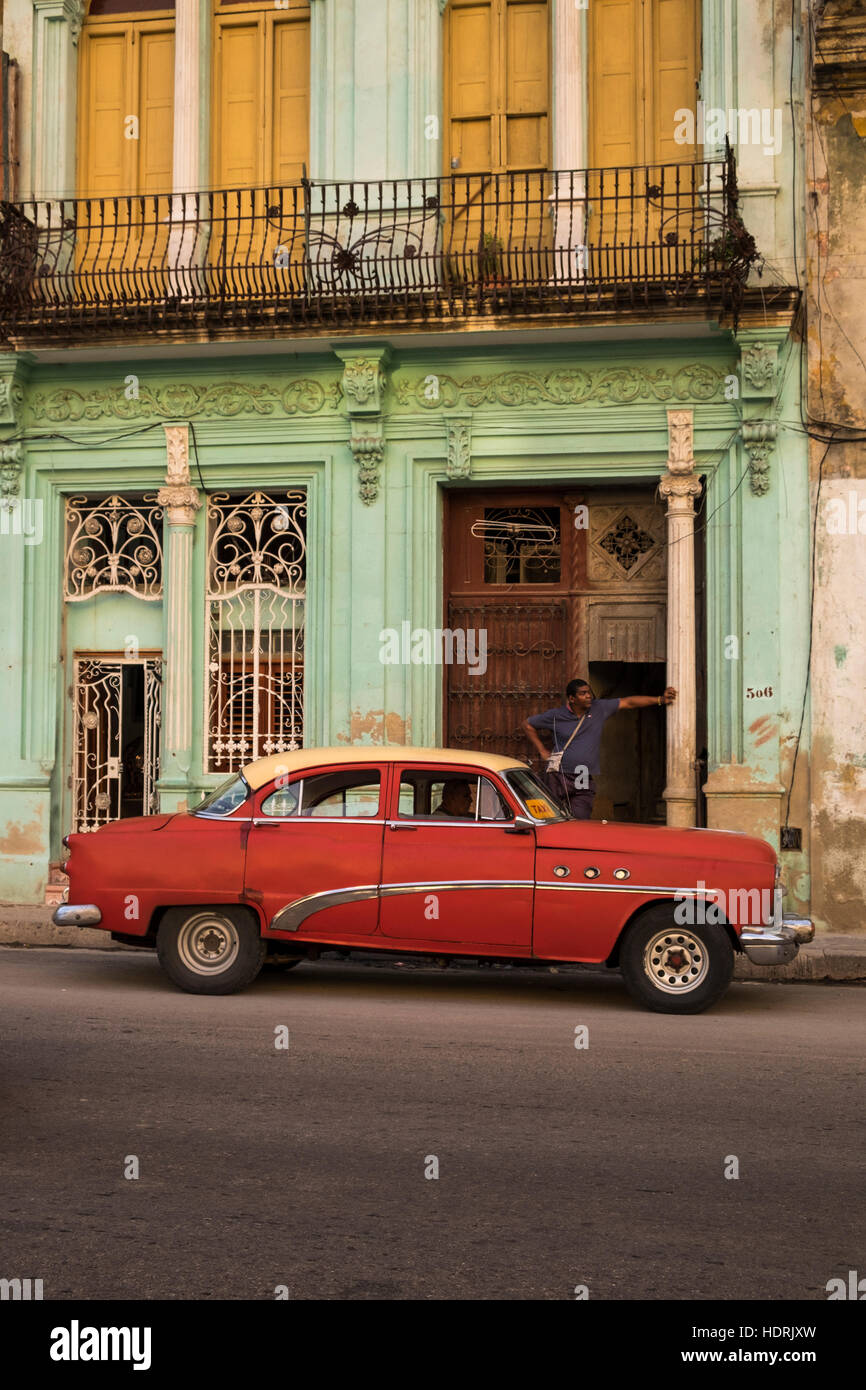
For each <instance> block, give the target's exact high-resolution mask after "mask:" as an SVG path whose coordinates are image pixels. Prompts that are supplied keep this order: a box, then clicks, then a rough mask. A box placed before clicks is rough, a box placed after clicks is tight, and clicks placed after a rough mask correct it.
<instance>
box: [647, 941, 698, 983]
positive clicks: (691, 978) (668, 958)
mask: <svg viewBox="0 0 866 1390" xmlns="http://www.w3.org/2000/svg"><path fill="white" fill-rule="evenodd" d="M643 968H644V970H645V972H646V974H647V975H648V976H649V978H650V979H651V980H652V982H653V984H654V985H655V987H656V989H660V990H662V991H663V992H664V993H665V994H688V993H689V991H690V990H693V989H696V988H697V987H698V985H699V984H700V983H701V982H702V981H703V980H705V979H706V976H707V971H708V970H709V968H710V962H709V957H708V955H707V948H706V946H705V945H704V943H703V942H702V941H701V939H700V937H698V936H695V935H694V934H693V933H690V932H678V931H662V932H658V933H657V934H656V935H655V936H654V937H652V939H651V940H650V941H649V942H648V943H647V945H646V948H645V950H644V953H643Z"/></svg>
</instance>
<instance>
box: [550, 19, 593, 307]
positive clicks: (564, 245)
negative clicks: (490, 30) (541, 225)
mask: <svg viewBox="0 0 866 1390" xmlns="http://www.w3.org/2000/svg"><path fill="white" fill-rule="evenodd" d="M586 32H587V29H586V11H585V9H582V8H579V7H578V5H577V4H576V3H575V0H554V3H553V31H552V46H553V47H552V59H553V84H552V85H553V168H554V170H555V171H556V175H555V186H554V191H553V193H552V194H551V197H550V203H551V206H552V209H553V219H554V229H553V244H554V246H555V248H556V252H557V256H556V261H557V265H556V279H557V280H562V279H563V278H565V279H568V278H577V279H583V277H584V275H585V273H586V252H585V251H582V250H581V249H580V248H582V247H583V244H584V239H585V232H586V180H585V179H584V177H583V176H582V175H581V176H580V177H574V176H569V174H568V171H570V170H575V169H581V170H582V169H584V168H585V167H586V162H587V132H586V63H585V61H584V55H585V53H586Z"/></svg>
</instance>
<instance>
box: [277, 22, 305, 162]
mask: <svg viewBox="0 0 866 1390" xmlns="http://www.w3.org/2000/svg"><path fill="white" fill-rule="evenodd" d="M273 30H274V34H273V79H272V80H273V109H274V135H273V150H272V154H271V169H270V175H269V177H270V180H271V182H272V183H275V184H283V183H295V182H297V181H299V180H300V179H301V178H302V176H303V171H304V165H305V164H306V162H307V157H308V155H307V152H308V148H309V130H310V26H309V24H298V23H295V22H294V21H285V20H284V21H282V22H279V21H275V22H274V26H273Z"/></svg>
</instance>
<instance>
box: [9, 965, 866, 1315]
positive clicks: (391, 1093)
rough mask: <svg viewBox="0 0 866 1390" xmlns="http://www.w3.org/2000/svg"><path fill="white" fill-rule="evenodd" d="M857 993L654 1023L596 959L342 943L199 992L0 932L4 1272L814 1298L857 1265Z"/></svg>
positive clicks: (255, 1289) (330, 1286)
mask: <svg viewBox="0 0 866 1390" xmlns="http://www.w3.org/2000/svg"><path fill="white" fill-rule="evenodd" d="M864 1004H866V993H864V990H863V989H862V988H861V987H858V986H849V985H839V984H836V985H818V984H754V983H751V982H741V983H735V984H734V985H733V986H732V987H731V990H730V992H729V994H728V995H727V996H726V998H725V999H724V1000H723V1001H722V1002H721V1004H719V1005H716V1007H715V1008H714V1009H713V1010H711V1011H710V1012H709V1013H706V1014H702V1015H698V1016H695V1017H688V1018H674V1017H670V1016H666V1015H657V1014H650V1013H648V1012H645V1011H643V1010H641V1009H640V1008H639V1007H638V1006H637V1005H636V1004H634V1003H633V1002H632V1001H631V1000H630V999H629V998H628V996H627V995H626V993H625V990H624V988H623V986H622V984H621V982H620V980H619V979H618V977H617V976H615V975H606V974H604V975H603V974H599V973H597V972H584V973H573V972H565V971H562V972H559V973H556V974H552V973H547V972H545V973H535V972H529V971H513V970H509V971H502V970H491V969H486V970H480V969H467V968H462V969H448V970H436V969H435V968H433V967H430V968H426V969H423V970H422V969H418V968H405V967H404V968H401V967H399V966H395V965H391V966H388V967H383V966H381V965H377V966H375V967H373V966H366V965H357V964H351V965H350V964H347V963H342V962H321V963H318V964H316V965H312V964H305V965H302V966H300V967H299V968H298V969H296V970H293V971H291V972H287V973H286V972H281V971H274V970H268V971H266V972H264V973H263V974H262V975H261V976H260V977H259V979H258V981H257V982H256V983H255V984H254V985H253V986H251V987H250V989H248V990H247V991H246V992H245V993H243V994H240V995H236V996H231V997H228V998H211V999H208V998H198V997H193V996H191V995H187V994H183V993H181V992H180V991H178V990H176V989H175V988H174V987H173V986H172V985H171V984H170V983H169V982H168V980H167V979H166V978H165V977H164V976H163V974H162V972H161V971H160V969H159V967H158V965H157V962H156V957H155V956H154V955H151V954H149V953H138V952H135V953H128V954H127V953H108V952H98V951H86V950H68V951H63V950H13V949H0V1034H2V1095H0V1114H2V1138H0V1163H2V1174H0V1203H2V1205H0V1212H2V1216H0V1237H2V1239H0V1249H2V1259H0V1264H2V1268H0V1276H3V1277H6V1278H11V1277H14V1276H17V1277H30V1278H41V1279H42V1280H43V1286H44V1297H45V1298H46V1299H65V1298H70V1299H102V1298H108V1299H115V1298H117V1299H119V1298H170V1299H197V1300H200V1299H211V1298H230V1299H268V1298H273V1297H274V1296H275V1289H277V1288H278V1286H285V1288H286V1289H287V1291H288V1295H289V1297H291V1298H293V1299H298V1298H304V1299H502V1298H504V1299H573V1298H574V1297H575V1292H574V1291H575V1288H576V1287H577V1286H585V1287H586V1289H587V1291H588V1295H589V1297H590V1298H591V1299H633V1298H646V1299H705V1298H724V1299H765V1298H766V1299H778V1300H788V1299H802V1298H809V1299H821V1300H824V1299H826V1297H827V1294H826V1287H825V1286H826V1284H827V1281H828V1280H829V1279H831V1278H834V1277H838V1276H843V1277H845V1276H847V1272H848V1271H849V1270H850V1269H857V1270H859V1271H860V1273H861V1274H866V1243H864V1224H866V1221H864V1203H863V1149H864V1143H863V1063H862V1058H863V1050H864V1034H866V1009H864ZM281 1029H282V1030H285V1029H287V1030H288V1047H287V1048H286V1047H280V1048H278V1047H276V1046H275V1042H277V1041H280V1040H281V1038H285V1032H284V1031H283V1032H282V1033H281V1032H280V1030H281ZM576 1029H577V1030H581V1029H586V1030H588V1032H587V1033H586V1034H583V1033H582V1032H577V1033H576V1031H575V1030H576ZM576 1040H578V1041H585V1042H587V1043H588V1046H584V1047H579V1048H578V1047H576V1046H575V1041H576ZM132 1158H135V1159H137V1161H138V1162H137V1167H138V1173H139V1176H138V1177H137V1178H135V1177H126V1176H124V1173H125V1171H127V1172H129V1171H133V1170H134V1169H135V1167H136V1165H135V1164H133V1163H131V1162H130V1160H131V1159H132ZM732 1159H735V1160H736V1164H734V1163H732V1161H731V1160H732ZM433 1160H435V1161H436V1162H435V1163H434V1161H433ZM437 1163H438V1177H432V1176H425V1173H432V1172H433V1171H435V1168H436V1164H437ZM737 1167H738V1171H739V1176H738V1177H736V1178H734V1177H726V1176H725V1172H726V1171H727V1172H729V1173H730V1172H732V1171H734V1169H735V1168H737Z"/></svg>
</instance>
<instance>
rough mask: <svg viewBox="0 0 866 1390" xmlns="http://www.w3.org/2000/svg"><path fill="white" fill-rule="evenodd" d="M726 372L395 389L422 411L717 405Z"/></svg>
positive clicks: (399, 385) (524, 377)
mask: <svg viewBox="0 0 866 1390" xmlns="http://www.w3.org/2000/svg"><path fill="white" fill-rule="evenodd" d="M727 375H730V373H726V372H725V371H724V370H723V369H721V368H715V367H708V366H706V365H705V364H703V363H691V364H688V365H686V366H683V367H678V368H676V369H675V370H673V371H671V370H668V369H667V368H665V367H658V368H644V367H605V368H601V369H598V370H593V369H592V368H585V367H568V368H566V367H558V368H555V369H554V370H552V371H549V372H527V371H508V372H497V373H496V374H495V375H493V376H482V375H480V374H478V375H475V376H468V377H462V378H457V377H453V376H448V375H447V374H446V373H431V372H428V373H426V374H425V375H424V376H420V377H416V378H414V379H412V380H406V379H404V380H397V381H395V382H394V390H395V393H396V398H397V402H398V404H399V405H401V406H409V407H411V408H413V409H414V408H415V407H420V408H421V409H422V410H435V409H437V408H441V407H442V406H444V407H446V408H448V407H451V406H456V405H459V404H461V403H463V404H465V405H468V406H472V407H473V408H477V407H478V406H482V405H505V406H524V405H583V404H584V403H587V402H591V403H593V404H600V405H608V404H609V405H630V404H631V403H632V402H636V401H712V400H717V399H724V384H725V378H726V376H727Z"/></svg>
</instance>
